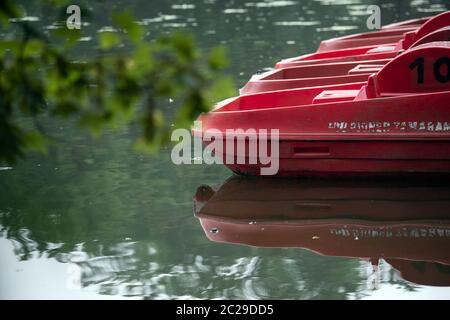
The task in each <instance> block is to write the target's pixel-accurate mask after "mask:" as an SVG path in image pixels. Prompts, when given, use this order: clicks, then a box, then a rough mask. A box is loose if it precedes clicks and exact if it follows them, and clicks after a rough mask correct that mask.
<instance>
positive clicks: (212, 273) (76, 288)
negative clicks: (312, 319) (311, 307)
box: [0, 0, 450, 299]
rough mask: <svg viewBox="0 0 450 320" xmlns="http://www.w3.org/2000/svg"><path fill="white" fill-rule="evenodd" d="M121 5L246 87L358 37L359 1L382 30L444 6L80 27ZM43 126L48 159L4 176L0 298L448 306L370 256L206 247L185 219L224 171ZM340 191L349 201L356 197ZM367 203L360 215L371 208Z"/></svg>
mask: <svg viewBox="0 0 450 320" xmlns="http://www.w3.org/2000/svg"><path fill="white" fill-rule="evenodd" d="M22 2H23V3H24V4H25V7H26V8H27V15H28V16H36V17H40V21H38V22H36V23H41V24H42V25H43V26H48V25H51V24H52V21H50V20H49V18H48V17H46V15H45V10H44V9H43V8H42V7H41V6H40V5H39V1H34V2H32V1H27V2H26V1H22ZM111 3H113V5H112V4H111ZM125 3H126V4H127V6H130V7H132V8H133V9H134V10H135V12H136V15H137V16H138V18H139V19H140V21H141V22H142V23H143V24H144V25H145V26H146V28H148V32H149V36H150V37H151V35H152V34H158V33H160V32H171V31H174V30H180V29H182V30H186V29H187V30H190V31H193V32H194V33H195V34H196V36H197V39H198V42H199V44H200V46H201V47H202V48H205V49H207V48H211V47H213V46H215V45H217V44H226V45H227V46H228V47H229V52H230V57H231V60H232V65H231V68H230V71H229V72H230V74H231V75H233V77H234V78H235V81H236V83H237V84H238V85H239V86H242V85H243V84H244V83H245V82H246V81H247V80H248V79H249V77H250V76H251V75H252V74H253V73H254V72H255V71H256V70H258V69H262V68H265V67H271V66H273V65H274V63H275V62H276V61H278V60H280V59H282V58H287V57H291V56H295V55H299V54H301V53H307V52H310V51H314V50H315V48H316V47H317V45H318V44H319V42H320V40H323V39H328V38H330V37H334V36H338V35H344V34H348V33H356V32H358V31H367V30H366V27H365V26H366V18H367V15H366V11H365V10H366V6H367V5H368V4H379V5H380V6H381V7H382V24H388V23H392V22H395V21H398V20H404V19H410V18H414V17H422V16H426V15H432V14H435V13H437V12H440V11H443V10H445V9H446V7H445V5H446V3H447V2H446V1H427V0H414V1H401V2H400V1H398V2H397V1H391V2H389V1H361V0H338V1H328V0H322V1H262V0H261V1H260V2H251V0H249V1H248V2H245V1H233V0H226V1H218V0H202V1H190V2H189V3H187V1H186V3H183V2H182V1H177V0H171V1H118V0H117V1H111V2H109V3H108V4H96V5H95V6H94V7H93V11H92V12H93V15H92V18H91V19H92V21H91V24H90V25H89V26H86V30H87V32H88V33H89V32H91V33H92V34H93V33H94V32H95V31H96V30H98V29H100V28H101V27H104V26H108V25H109V22H108V20H107V19H106V17H107V16H108V14H107V12H108V10H109V9H111V8H114V7H115V8H121V7H125ZM447 5H448V3H447ZM447 9H449V8H448V7H447ZM84 40H85V41H84V42H83V50H84V51H83V52H81V53H80V54H82V55H83V54H84V55H89V54H93V52H94V50H93V49H92V48H91V46H90V43H91V41H90V40H89V38H85V39H84ZM47 127H48V128H47V130H48V131H49V133H50V134H51V135H52V136H53V137H54V138H55V139H56V141H57V143H56V145H55V146H54V147H52V150H51V153H50V157H42V156H38V155H31V156H30V157H29V158H28V159H27V160H26V161H22V162H20V163H19V164H18V165H17V166H15V167H14V168H5V167H3V168H1V170H0V298H2V299H4V298H37V299H40V298H82V299H84V298H121V297H133V298H150V299H156V298H170V299H172V298H180V297H181V298H250V299H267V298H280V299H360V298H387V299H389V298H420V299H422V298H450V288H448V287H445V286H444V287H438V286H436V285H433V286H430V285H428V284H430V283H429V282H427V281H425V280H426V279H427V275H426V274H425V275H423V277H422V278H421V279H422V280H421V281H416V282H414V281H413V280H412V279H416V277H411V278H409V279H408V280H406V279H404V278H405V277H402V275H401V274H400V272H399V271H397V270H395V269H394V268H393V267H392V266H391V264H389V263H387V262H386V261H384V260H381V261H380V265H379V270H378V271H376V272H374V271H373V268H372V266H371V264H370V263H369V262H368V261H367V259H362V258H370V254H364V253H362V254H361V253H356V252H355V253H353V254H352V253H350V254H346V256H348V255H350V256H354V257H352V258H345V257H338V256H333V255H331V256H326V255H320V254H317V253H314V252H312V251H310V250H306V249H299V248H290V249H287V248H280V249H278V248H258V247H251V246H244V245H235V244H221V243H216V242H211V241H210V240H208V238H207V236H206V235H205V232H204V231H203V229H202V226H201V225H200V223H199V221H198V219H196V218H195V217H194V215H193V209H192V208H193V201H192V199H193V196H194V195H195V193H196V190H197V188H198V187H199V186H200V185H202V184H208V185H220V184H221V183H223V182H224V181H225V180H227V178H228V177H230V176H231V173H230V172H229V171H228V170H227V169H225V168H223V167H221V166H206V165H190V166H175V165H173V164H172V162H171V160H170V149H166V150H163V151H162V152H161V153H160V154H159V155H158V156H143V155H139V154H136V153H133V151H132V142H133V139H134V137H135V136H136V135H135V132H133V130H132V129H129V130H125V129H124V130H121V131H118V132H117V131H115V132H105V134H104V135H103V136H102V137H101V138H100V139H93V138H90V137H89V136H88V135H86V134H84V133H83V132H81V131H79V130H78V129H76V128H75V127H74V126H72V125H70V124H67V123H64V122H62V121H52V122H51V123H48V124H47ZM387 186H389V185H387ZM249 188H252V186H251V185H250V187H249ZM380 188H381V189H383V187H380ZM346 190H347V191H345V192H349V193H348V196H347V198H351V197H352V196H353V192H352V191H351V190H352V188H350V189H346ZM349 190H350V191H349ZM324 192H326V191H324ZM406 192H408V191H406ZM431 193H432V191H431ZM263 196H264V195H263ZM344 196H345V195H344ZM259 197H261V195H259V196H258V197H257V198H256V201H259V200H258V199H260V198H259ZM253 200H254V199H253ZM366 200H367V201H366V203H367V206H368V211H370V210H372V211H373V210H374V208H375V209H376V203H375V204H373V202H371V199H366ZM448 200H449V201H450V199H448ZM444 202H445V201H444ZM402 203H403V205H404V201H403V202H402ZM372 204H373V206H372V207H370V206H371V205H372ZM235 207H236V206H233V204H230V208H235ZM281 207H283V202H282V201H281V202H280V208H281ZM244 208H245V207H244ZM369 209H370V210H369ZM230 210H234V209H230ZM380 210H382V209H380ZM363 213H364V212H362V214H363ZM230 214H232V212H230ZM254 214H255V215H257V212H255V213H254ZM274 214H276V212H274ZM280 215H281V213H280ZM438 222H439V221H438ZM440 223H442V221H441V222H440ZM443 228H444V227H443ZM446 230H448V224H447V229H446ZM207 232H209V230H207ZM447 239H450V237H447ZM355 241H358V239H356V240H355ZM439 243H440V245H441V247H438V248H436V247H433V248H434V249H437V251H439V253H438V254H437V256H436V257H434V259H435V260H440V259H439V258H440V257H441V256H440V255H444V258H445V254H446V252H447V251H448V250H446V249H447V248H448V247H446V246H443V247H442V243H444V245H445V244H447V245H448V244H449V243H450V241H449V240H447V242H439ZM429 244H430V245H431V246H433V242H432V240H430V241H429ZM325 245H326V244H325ZM331 245H333V244H331ZM410 245H411V246H412V247H414V242H411V244H410ZM420 250H425V251H427V248H426V247H425V249H424V248H419V247H418V248H417V255H418V256H420V255H421V252H422V251H420ZM400 251H401V250H400ZM337 252H338V253H339V252H340V251H339V250H337ZM399 254H400V253H399ZM336 255H341V254H336ZM359 257H361V258H359ZM441 258H442V257H441ZM412 260H414V259H412ZM416 260H420V259H416ZM447 261H448V260H447ZM441 266H444V265H441ZM442 268H444V269H445V270H447V271H446V272H441V274H440V276H441V277H443V279H444V280H445V281H446V282H445V281H444V280H442V281H441V282H438V284H442V283H445V284H446V285H449V279H448V278H449V275H448V268H447V267H445V266H444V267H442ZM442 268H441V269H440V270H443V269H442ZM416 269H417V270H419V271H420V270H421V271H420V272H422V271H423V270H424V269H420V268H419V267H417V268H416ZM422 273H423V272H422ZM424 279H425V280H424ZM417 282H418V283H417ZM420 283H422V284H420Z"/></svg>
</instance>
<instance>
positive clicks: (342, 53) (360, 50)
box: [275, 11, 450, 68]
mask: <svg viewBox="0 0 450 320" xmlns="http://www.w3.org/2000/svg"><path fill="white" fill-rule="evenodd" d="M449 25H450V11H447V12H443V13H441V14H439V15H436V16H434V17H431V18H424V19H417V20H410V21H406V22H404V24H401V23H400V24H394V25H391V26H386V27H385V28H383V29H382V30H380V31H375V32H368V33H362V34H356V35H350V36H344V37H339V38H334V39H330V40H325V41H322V42H321V44H320V46H319V49H318V50H317V51H316V52H315V53H311V54H305V55H302V56H300V57H295V58H289V59H285V60H282V61H280V62H278V63H277V64H276V66H275V67H276V68H286V67H294V66H302V65H311V64H319V63H331V62H344V61H361V60H375V59H386V58H394V57H395V56H396V55H397V54H398V53H399V52H402V51H403V50H406V49H409V48H411V47H412V46H414V45H419V44H422V43H425V42H432V41H448V40H450V33H449V31H448V29H447V30H445V29H444V28H445V27H448V26H449Z"/></svg>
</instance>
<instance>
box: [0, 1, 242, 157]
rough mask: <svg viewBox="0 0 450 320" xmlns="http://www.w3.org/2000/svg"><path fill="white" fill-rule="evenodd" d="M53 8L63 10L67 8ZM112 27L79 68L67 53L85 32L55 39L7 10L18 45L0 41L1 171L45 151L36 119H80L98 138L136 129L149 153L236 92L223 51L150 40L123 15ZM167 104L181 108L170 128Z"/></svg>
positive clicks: (4, 16) (172, 39)
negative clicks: (129, 127) (111, 130)
mask: <svg viewBox="0 0 450 320" xmlns="http://www.w3.org/2000/svg"><path fill="white" fill-rule="evenodd" d="M47 2H48V4H49V5H52V6H59V7H61V8H64V10H65V6H67V5H68V4H66V3H65V1H57V0H47ZM68 17H69V15H62V17H61V18H62V19H67V18H68ZM81 18H82V19H83V10H82V15H81ZM112 22H113V26H114V28H113V29H111V30H105V31H102V32H98V33H97V39H96V42H95V43H96V47H97V50H98V54H96V55H94V57H92V58H90V59H83V60H81V61H80V60H76V59H73V58H71V54H70V52H73V51H76V48H77V45H78V44H79V41H78V40H79V39H80V37H81V33H82V32H81V31H80V30H77V29H73V30H69V29H68V28H66V26H65V21H61V27H60V28H55V30H53V32H52V33H51V34H50V35H49V36H48V35H46V34H45V33H43V32H41V30H40V29H39V28H36V27H35V26H34V25H32V24H30V23H29V21H28V20H27V19H26V18H24V13H23V12H22V11H21V9H20V7H18V6H16V5H15V4H13V2H12V1H10V0H6V1H5V0H4V1H1V3H0V23H2V29H1V31H4V32H5V33H6V32H8V31H10V30H11V29H13V28H14V32H13V33H12V34H13V35H14V36H13V37H2V39H1V40H0V69H1V73H0V97H1V99H0V163H1V162H5V163H7V164H13V163H15V162H16V160H17V159H18V158H20V157H22V156H24V155H25V153H26V151H27V150H35V151H40V152H44V153H45V152H46V150H47V146H48V142H49V139H48V137H47V136H46V134H45V130H44V129H43V128H42V126H40V125H39V121H37V120H36V119H37V118H38V116H40V115H43V114H44V115H49V116H59V117H65V118H75V119H77V121H78V122H79V125H80V126H81V127H83V128H87V129H89V130H90V131H91V132H92V133H93V134H95V135H98V134H100V133H101V131H102V129H104V128H105V127H107V126H108V127H112V128H117V127H119V126H123V125H125V124H128V125H129V124H131V123H138V124H140V125H141V128H142V130H141V132H140V136H139V138H138V140H137V141H136V144H135V146H136V148H137V149H138V150H144V151H145V150H150V151H152V150H158V149H159V147H160V146H161V145H162V144H164V143H166V142H168V141H169V139H170V129H171V126H170V125H168V123H171V124H172V127H188V126H189V125H190V123H191V122H192V120H193V119H194V118H195V117H196V116H197V115H198V114H199V113H201V112H205V111H208V110H209V109H210V108H211V106H212V103H213V102H214V101H217V100H219V99H221V98H223V97H226V96H230V95H232V94H233V93H234V88H233V84H232V81H231V79H230V78H229V77H226V76H224V75H223V69H224V68H225V67H226V66H227V58H226V52H225V48H223V47H216V48H213V49H212V50H211V51H210V52H209V53H207V54H205V53H202V52H200V50H198V49H197V48H196V45H195V41H194V39H193V36H192V35H190V34H187V33H172V34H170V35H164V36H160V37H158V38H156V39H153V40H152V41H147V40H146V39H145V33H146V31H145V29H144V27H143V26H141V25H139V24H138V23H136V22H135V21H134V18H133V14H132V13H131V12H130V11H126V10H122V11H120V12H115V13H113V16H112ZM16 29H17V30H16ZM9 34H11V32H10V33H9ZM169 101H170V102H171V103H174V105H175V106H176V107H178V110H177V112H176V114H175V115H174V116H173V119H166V117H165V115H164V113H163V112H162V106H163V105H164V104H167V103H169ZM24 119H27V120H30V121H23V120H24Z"/></svg>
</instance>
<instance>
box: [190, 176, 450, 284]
mask: <svg viewBox="0 0 450 320" xmlns="http://www.w3.org/2000/svg"><path fill="white" fill-rule="evenodd" d="M194 213H195V215H196V217H197V218H198V219H199V220H200V223H201V225H202V227H203V229H204V231H205V234H206V236H207V237H208V238H209V239H210V240H212V241H217V242H225V243H232V244H241V245H250V246H257V247H293V248H304V249H307V250H311V251H313V252H316V253H319V254H322V255H327V256H341V257H357V258H362V259H366V260H370V261H371V262H372V263H374V264H376V263H377V262H378V260H379V259H381V258H382V259H385V260H386V261H387V262H388V263H390V264H391V265H392V266H393V267H394V268H396V269H398V270H399V271H400V272H401V273H402V277H403V278H404V279H406V280H409V281H412V282H414V283H418V284H424V285H435V286H448V285H450V273H449V272H448V271H449V268H450V251H449V250H448V247H449V245H450V187H449V186H448V185H446V184H445V183H440V182H436V181H435V182H430V181H427V182H426V183H425V182H418V181H403V182H399V181H397V182H393V181H389V182H383V181H366V182H361V181H351V180H348V181H317V180H309V181H301V180H294V179H273V178H272V179H270V178H264V179H262V178H254V179H252V178H241V177H236V176H235V177H232V178H231V179H229V180H228V181H226V182H225V183H224V184H223V185H222V186H220V187H218V188H212V187H209V186H205V185H204V186H200V187H199V188H198V189H197V192H196V194H195V196H194ZM419 262H420V263H419Z"/></svg>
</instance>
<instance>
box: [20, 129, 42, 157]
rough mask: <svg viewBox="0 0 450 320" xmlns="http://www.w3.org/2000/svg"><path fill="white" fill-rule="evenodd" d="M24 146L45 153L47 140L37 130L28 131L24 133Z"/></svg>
mask: <svg viewBox="0 0 450 320" xmlns="http://www.w3.org/2000/svg"><path fill="white" fill-rule="evenodd" d="M24 143H25V148H27V149H30V150H34V151H37V152H40V153H47V151H48V150H47V141H46V139H45V137H44V136H43V135H42V134H41V133H40V132H38V131H28V132H25V135H24Z"/></svg>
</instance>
